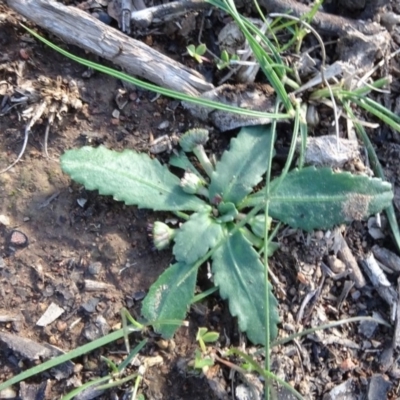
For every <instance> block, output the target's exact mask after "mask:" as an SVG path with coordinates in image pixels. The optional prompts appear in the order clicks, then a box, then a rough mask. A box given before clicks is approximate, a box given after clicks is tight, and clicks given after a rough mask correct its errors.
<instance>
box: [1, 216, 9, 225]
mask: <svg viewBox="0 0 400 400" xmlns="http://www.w3.org/2000/svg"><path fill="white" fill-rule="evenodd" d="M0 224H2V225H4V226H9V225H10V217H7V215H3V214H1V215H0Z"/></svg>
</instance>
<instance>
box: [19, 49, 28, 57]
mask: <svg viewBox="0 0 400 400" xmlns="http://www.w3.org/2000/svg"><path fill="white" fill-rule="evenodd" d="M19 55H20V57H21V58H22V59H23V60H28V59H29V58H30V55H29V53H28V51H27V50H26V49H19Z"/></svg>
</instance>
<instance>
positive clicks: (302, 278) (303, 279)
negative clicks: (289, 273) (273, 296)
mask: <svg viewBox="0 0 400 400" xmlns="http://www.w3.org/2000/svg"><path fill="white" fill-rule="evenodd" d="M297 279H298V280H299V281H300V282H301V283H302V284H303V285H308V279H307V278H306V277H305V275H304V274H303V273H302V272H298V273H297Z"/></svg>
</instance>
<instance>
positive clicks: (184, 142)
mask: <svg viewBox="0 0 400 400" xmlns="http://www.w3.org/2000/svg"><path fill="white" fill-rule="evenodd" d="M207 140H208V130H207V129H200V128H195V129H190V130H189V131H187V132H186V133H184V134H183V135H182V136H181V138H180V139H179V145H180V146H181V147H182V150H183V151H184V152H186V153H188V152H191V151H193V150H194V148H196V147H197V146H203V145H205V144H206V143H207Z"/></svg>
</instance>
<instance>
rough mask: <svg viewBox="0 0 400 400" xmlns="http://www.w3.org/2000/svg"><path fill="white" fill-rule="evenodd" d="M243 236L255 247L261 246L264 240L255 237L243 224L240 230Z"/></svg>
mask: <svg viewBox="0 0 400 400" xmlns="http://www.w3.org/2000/svg"><path fill="white" fill-rule="evenodd" d="M240 232H242V233H243V236H244V237H245V238H246V239H247V240H248V241H249V242H250V243H251V244H252V246H254V247H256V248H257V249H259V248H261V247H262V246H263V244H264V240H263V239H260V238H259V237H257V236H256V235H255V234H254V233H253V232H250V231H249V230H248V229H247V228H246V227H245V226H244V227H243V228H242V229H241V230H240Z"/></svg>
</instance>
